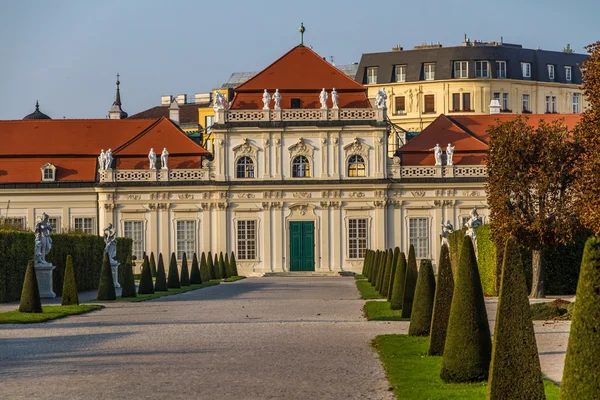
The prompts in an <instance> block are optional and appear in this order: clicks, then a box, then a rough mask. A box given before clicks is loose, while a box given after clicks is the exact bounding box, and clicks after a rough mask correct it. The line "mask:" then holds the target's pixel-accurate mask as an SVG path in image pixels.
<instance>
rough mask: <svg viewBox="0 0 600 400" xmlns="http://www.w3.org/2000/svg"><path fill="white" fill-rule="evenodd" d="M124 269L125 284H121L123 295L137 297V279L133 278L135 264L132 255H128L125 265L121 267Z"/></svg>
mask: <svg viewBox="0 0 600 400" xmlns="http://www.w3.org/2000/svg"><path fill="white" fill-rule="evenodd" d="M119 269H123V284H122V285H121V288H122V289H121V297H137V293H136V292H135V280H134V278H133V265H132V262H131V256H129V257H127V260H126V261H125V265H123V266H122V267H119Z"/></svg>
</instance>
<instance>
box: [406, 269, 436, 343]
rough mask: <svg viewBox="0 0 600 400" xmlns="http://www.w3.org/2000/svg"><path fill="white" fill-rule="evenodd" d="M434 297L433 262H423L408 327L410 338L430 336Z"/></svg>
mask: <svg viewBox="0 0 600 400" xmlns="http://www.w3.org/2000/svg"><path fill="white" fill-rule="evenodd" d="M434 297H435V275H434V274H433V266H432V265H431V260H421V266H420V267H419V275H418V276H417V286H416V288H415V301H414V303H413V308H412V313H411V314H412V315H411V316H410V326H409V327H408V335H409V336H429V329H430V327H431V314H432V313H433V299H434Z"/></svg>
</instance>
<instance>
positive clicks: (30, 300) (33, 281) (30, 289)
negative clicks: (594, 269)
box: [19, 260, 42, 313]
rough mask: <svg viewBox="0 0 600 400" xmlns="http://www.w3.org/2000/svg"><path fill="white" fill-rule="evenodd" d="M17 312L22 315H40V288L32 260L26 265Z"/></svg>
mask: <svg viewBox="0 0 600 400" xmlns="http://www.w3.org/2000/svg"><path fill="white" fill-rule="evenodd" d="M19 312H23V313H41V312H42V301H41V300H40V288H39V287H38V282H37V276H36V274H35V268H34V267H33V260H29V262H28V263H27V270H26V272H25V281H24V282H23V290H22V291H21V303H20V304H19Z"/></svg>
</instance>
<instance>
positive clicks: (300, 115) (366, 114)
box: [215, 108, 385, 124]
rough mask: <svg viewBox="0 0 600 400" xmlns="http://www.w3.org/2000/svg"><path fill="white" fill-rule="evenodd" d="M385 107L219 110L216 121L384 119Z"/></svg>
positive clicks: (219, 122) (218, 122)
mask: <svg viewBox="0 0 600 400" xmlns="http://www.w3.org/2000/svg"><path fill="white" fill-rule="evenodd" d="M384 112H385V110H383V109H374V108H340V109H328V110H320V109H304V108H298V109H286V110H217V111H216V114H215V123H217V124H223V123H226V122H269V121H283V122H285V121H359V120H365V121H383V120H384Z"/></svg>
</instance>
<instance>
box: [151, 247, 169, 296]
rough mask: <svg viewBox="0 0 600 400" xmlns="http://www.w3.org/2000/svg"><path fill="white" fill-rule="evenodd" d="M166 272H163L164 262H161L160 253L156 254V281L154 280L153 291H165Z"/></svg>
mask: <svg viewBox="0 0 600 400" xmlns="http://www.w3.org/2000/svg"><path fill="white" fill-rule="evenodd" d="M168 290H169V287H168V286H167V273H166V272H165V263H164V262H163V256H162V253H159V254H158V268H157V269H156V281H155V282H154V291H156V292H167V291H168Z"/></svg>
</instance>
